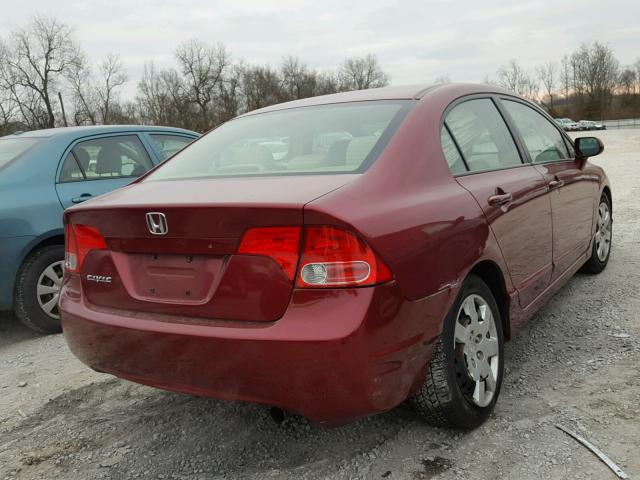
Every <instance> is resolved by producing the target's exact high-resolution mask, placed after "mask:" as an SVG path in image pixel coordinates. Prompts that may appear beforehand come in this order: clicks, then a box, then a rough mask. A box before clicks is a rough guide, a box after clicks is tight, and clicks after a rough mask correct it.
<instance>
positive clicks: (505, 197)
mask: <svg viewBox="0 0 640 480" xmlns="http://www.w3.org/2000/svg"><path fill="white" fill-rule="evenodd" d="M512 200H513V195H512V194H510V193H501V194H498V195H491V196H490V197H489V199H488V200H487V201H488V202H489V205H491V206H494V207H498V206H500V205H505V204H507V203H509V202H511V201H512Z"/></svg>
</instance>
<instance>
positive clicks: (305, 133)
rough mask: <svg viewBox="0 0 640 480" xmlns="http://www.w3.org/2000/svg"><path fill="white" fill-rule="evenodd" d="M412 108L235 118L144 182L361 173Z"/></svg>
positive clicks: (333, 108)
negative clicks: (222, 177) (246, 176)
mask: <svg viewBox="0 0 640 480" xmlns="http://www.w3.org/2000/svg"><path fill="white" fill-rule="evenodd" d="M412 105H413V102H411V101H374V102H353V103H344V104H335V105H318V106H313V107H300V108H292V109H287V110H278V111H274V112H268V113H261V114H256V115H249V116H246V117H240V118H237V119H235V120H232V121H230V122H228V123H226V124H224V125H222V126H221V127H219V128H217V129H216V130H214V131H212V132H211V133H209V134H207V135H206V136H205V137H203V138H202V139H200V140H199V141H198V142H196V143H194V144H193V145H192V146H190V147H189V148H187V149H185V150H184V151H182V152H179V153H178V154H177V155H175V156H174V157H173V158H172V159H171V160H169V161H168V162H166V163H165V164H163V165H162V166H161V167H160V168H158V169H157V170H156V171H155V172H153V173H152V174H151V175H150V176H149V177H147V179H146V180H172V179H181V178H210V177H220V176H234V177H236V176H244V175H252V176H256V175H257V176H262V175H283V174H296V175H304V174H313V173H326V174H331V173H348V172H358V171H362V170H364V169H365V168H367V166H368V165H369V164H370V163H371V162H373V161H374V159H375V158H376V157H377V156H378V154H379V153H380V152H381V151H382V149H383V148H384V146H385V145H386V143H387V142H388V140H389V138H390V137H391V135H392V134H393V132H394V131H395V129H396V128H397V127H398V125H399V123H400V121H401V120H402V118H404V116H405V115H406V112H407V111H408V110H409V108H410V107H411V106H412Z"/></svg>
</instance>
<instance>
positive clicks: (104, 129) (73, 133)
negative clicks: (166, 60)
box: [3, 125, 200, 138]
mask: <svg viewBox="0 0 640 480" xmlns="http://www.w3.org/2000/svg"><path fill="white" fill-rule="evenodd" d="M119 132H151V133H153V132H165V133H166V132H171V133H182V134H186V135H197V136H199V135H200V134H199V133H196V132H192V131H191V130H186V129H184V128H176V127H159V126H150V125H90V126H82V127H57V128H47V129H43V130H31V131H28V132H17V133H14V134H12V135H7V136H6V137H3V138H11V137H20V138H52V137H57V138H62V137H70V138H75V137H82V136H88V135H100V134H103V133H119Z"/></svg>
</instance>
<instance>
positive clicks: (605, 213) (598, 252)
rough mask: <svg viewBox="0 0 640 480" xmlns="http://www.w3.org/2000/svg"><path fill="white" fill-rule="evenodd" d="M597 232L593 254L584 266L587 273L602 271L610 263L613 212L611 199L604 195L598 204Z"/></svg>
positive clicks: (594, 238) (592, 249) (583, 268)
mask: <svg viewBox="0 0 640 480" xmlns="http://www.w3.org/2000/svg"><path fill="white" fill-rule="evenodd" d="M597 215H598V216H597V220H596V233H595V235H594V237H593V245H592V246H591V256H590V257H589V260H587V262H586V263H585V264H584V266H583V267H582V271H583V272H585V273H593V274H595V273H600V272H601V271H603V270H604V269H605V268H606V267H607V264H608V263H609V257H610V256H611V245H612V242H611V240H612V238H613V216H612V214H611V200H609V197H608V196H607V195H602V197H601V198H600V203H599V204H598V212H597Z"/></svg>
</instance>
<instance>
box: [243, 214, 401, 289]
mask: <svg viewBox="0 0 640 480" xmlns="http://www.w3.org/2000/svg"><path fill="white" fill-rule="evenodd" d="M301 237H303V238H304V240H303V245H302V252H300V240H301ZM238 254H242V255H261V256H265V257H270V258H272V259H274V260H275V261H276V262H277V263H278V264H279V265H280V266H281V267H282V269H283V270H284V271H285V273H286V274H287V276H288V277H289V280H291V281H292V282H293V279H294V278H296V280H295V285H296V287H298V288H336V287H355V286H367V285H376V284H378V283H383V282H388V281H389V280H391V279H392V278H393V275H392V274H391V272H390V271H389V269H388V268H387V266H386V265H385V264H384V263H383V262H382V261H381V260H380V259H379V258H378V256H377V255H376V254H375V253H374V252H373V250H371V248H369V246H368V245H367V244H366V243H365V242H364V241H363V240H362V239H360V238H359V237H357V236H356V235H354V234H353V233H351V232H349V231H347V230H343V229H341V228H337V227H332V226H317V227H316V226H313V227H305V228H304V231H303V230H302V229H301V228H300V227H259V228H251V229H249V230H247V231H246V232H245V234H244V236H243V237H242V241H241V242H240V246H239V247H238ZM298 264H299V268H298V269H297V270H298V275H297V277H296V267H298Z"/></svg>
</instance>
